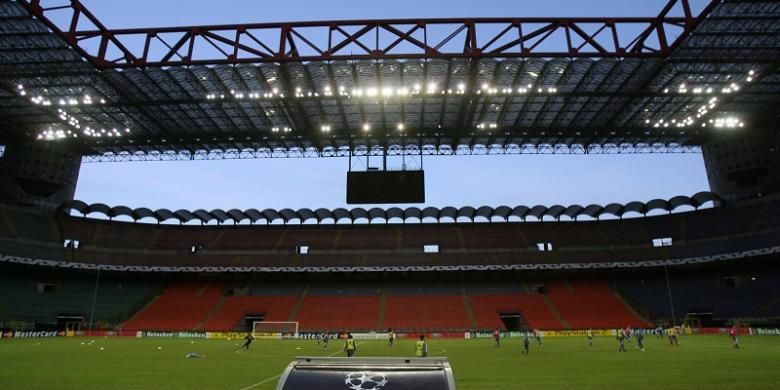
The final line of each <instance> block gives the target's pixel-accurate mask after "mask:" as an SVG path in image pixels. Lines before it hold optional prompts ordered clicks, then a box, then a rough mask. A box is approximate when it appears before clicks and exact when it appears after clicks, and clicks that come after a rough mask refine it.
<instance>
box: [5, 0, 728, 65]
mask: <svg viewBox="0 0 780 390" xmlns="http://www.w3.org/2000/svg"><path fill="white" fill-rule="evenodd" d="M45 3H47V2H46V1H45V0H20V1H19V4H21V5H22V6H23V7H25V8H26V9H27V10H28V12H30V14H32V15H34V16H35V17H36V18H38V19H39V20H40V21H41V22H43V23H44V24H46V25H47V26H48V27H49V28H50V29H52V31H54V32H56V33H57V34H58V35H59V36H60V37H62V38H63V39H64V40H65V42H67V43H68V44H69V45H71V46H72V47H73V48H75V49H76V50H78V51H79V52H80V53H81V55H83V56H84V58H87V59H88V60H89V61H90V62H91V63H92V64H93V65H95V66H96V67H98V68H100V69H110V68H114V69H116V68H145V67H160V66H186V65H215V64H240V63H262V62H271V63H283V62H302V61H303V62H306V61H331V60H359V59H421V58H424V59H431V58H471V59H481V58H515V57H522V58H530V57H538V58H551V57H564V58H575V57H588V58H605V57H619V58H665V57H667V56H668V54H669V53H670V52H671V51H672V50H673V49H674V48H675V47H676V46H677V45H678V44H679V42H681V41H682V39H684V38H685V36H687V35H688V34H689V33H690V32H691V30H692V29H693V28H694V27H695V25H696V23H697V21H698V20H699V18H701V17H702V16H703V15H706V14H707V13H708V12H709V11H710V10H711V9H712V8H713V7H714V6H715V5H716V4H717V3H718V1H711V2H710V3H709V5H708V6H707V7H706V9H705V10H704V12H702V13H701V15H694V14H693V13H692V12H691V7H690V4H689V0H670V1H669V2H668V3H667V5H666V7H664V9H663V10H662V12H661V14H659V15H658V16H656V17H629V18H625V17H624V18H538V17H535V18H479V19H396V20H349V21H321V22H299V23H256V24H236V25H217V26H188V27H165V28H140V29H109V28H107V27H105V26H104V25H103V24H102V23H101V22H100V20H98V19H97V18H96V17H95V15H93V14H92V13H91V12H90V11H89V10H88V9H87V8H86V7H85V6H84V5H83V4H82V3H81V2H79V1H78V0H72V1H71V2H70V3H69V5H65V6H62V5H58V6H52V7H47V6H46V5H45ZM678 4H679V5H680V6H681V7H682V9H683V11H684V12H683V13H684V15H683V16H679V17H672V16H669V10H670V9H672V8H673V7H675V6H676V5H678ZM54 11H57V12H58V13H60V14H62V13H63V12H69V18H67V19H68V20H69V22H68V23H60V24H57V23H55V22H54V21H52V20H51V19H50V18H49V17H48V16H49V15H50V14H51V13H52V12H54ZM433 31H436V33H437V34H435V35H436V36H439V35H441V36H444V38H441V39H434V38H432V36H433V35H434V34H431V33H430V32H433ZM478 31H490V32H491V33H489V34H477V32H478ZM629 31H630V32H629ZM636 31H640V32H639V33H638V34H637V33H636ZM380 38H382V39H380ZM131 42H143V43H141V44H131Z"/></svg>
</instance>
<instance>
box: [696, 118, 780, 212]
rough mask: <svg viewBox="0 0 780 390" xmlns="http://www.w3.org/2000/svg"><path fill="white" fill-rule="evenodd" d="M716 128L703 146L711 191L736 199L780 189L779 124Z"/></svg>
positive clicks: (726, 197) (729, 198) (770, 192)
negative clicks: (748, 127)
mask: <svg viewBox="0 0 780 390" xmlns="http://www.w3.org/2000/svg"><path fill="white" fill-rule="evenodd" d="M716 131H717V132H718V135H717V136H715V137H713V139H711V140H710V141H709V142H707V143H706V144H704V145H703V147H702V151H703V153H704V164H705V166H706V167H707V178H708V179H709V182H710V189H711V190H712V192H715V193H717V194H718V195H720V196H722V197H723V198H724V199H726V200H736V199H745V198H755V197H761V196H765V195H768V194H772V193H776V192H778V191H780V126H776V125H775V126H772V130H757V129H747V128H744V129H743V128H737V129H716Z"/></svg>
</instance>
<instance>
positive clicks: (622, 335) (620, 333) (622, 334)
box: [617, 329, 626, 352]
mask: <svg viewBox="0 0 780 390" xmlns="http://www.w3.org/2000/svg"><path fill="white" fill-rule="evenodd" d="M617 339H618V343H620V348H619V349H618V352H626V331H625V330H624V329H618V335H617Z"/></svg>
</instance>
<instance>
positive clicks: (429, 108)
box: [0, 0, 780, 331]
mask: <svg viewBox="0 0 780 390" xmlns="http://www.w3.org/2000/svg"><path fill="white" fill-rule="evenodd" d="M47 3H48V2H46V1H38V0H19V1H2V2H0V23H2V24H1V25H2V28H0V69H2V72H0V79H2V81H1V82H0V118H2V123H3V124H2V126H3V131H2V132H0V144H3V145H4V148H3V154H2V157H0V185H1V186H2V187H0V197H1V198H2V201H3V206H2V208H0V216H2V219H1V220H0V222H2V223H1V224H0V233H1V234H0V262H2V263H3V264H2V267H3V269H4V270H5V271H7V272H3V275H7V276H3V278H5V279H6V280H5V282H7V283H9V285H11V284H14V283H15V284H16V285H17V288H15V289H13V290H14V291H15V292H14V293H13V294H9V295H7V296H6V299H5V302H4V303H3V307H4V308H5V310H3V311H0V316H1V317H0V322H2V323H3V326H4V327H22V328H25V329H30V328H40V327H49V326H54V327H55V328H56V327H60V328H61V327H62V325H63V321H64V320H62V321H61V320H60V319H61V318H66V317H68V316H70V315H72V316H73V317H74V318H81V320H80V321H81V322H83V324H84V326H89V327H90V328H92V327H94V326H95V324H96V323H98V322H100V323H102V324H103V325H102V326H104V327H107V328H116V327H126V328H128V329H138V330H172V329H174V328H175V329H177V330H205V329H209V328H210V327H211V326H213V330H220V331H227V330H234V329H235V328H237V327H238V328H239V329H240V328H241V327H242V326H243V325H242V323H241V322H242V321H243V320H245V319H246V318H248V316H249V315H250V314H251V315H252V316H258V315H259V316H260V317H261V318H264V319H265V320H268V321H271V320H275V321H296V320H300V321H301V322H303V327H304V328H305V329H309V330H321V329H324V328H330V329H334V328H338V329H356V330H381V329H383V328H386V327H388V326H389V325H392V326H393V327H395V328H397V329H406V330H409V331H434V330H452V331H468V330H479V329H491V328H495V327H516V326H519V325H518V324H517V323H515V322H512V321H515V320H510V319H508V318H509V317H511V315H517V316H518V317H519V318H522V320H521V322H522V324H521V325H522V326H526V327H528V326H530V327H541V328H548V329H582V328H587V327H594V326H598V327H604V328H607V327H615V326H622V325H626V324H628V323H631V324H634V325H635V326H638V327H644V326H650V323H649V322H648V320H651V321H655V322H656V323H658V322H662V321H664V322H665V323H673V322H674V323H678V322H679V321H680V320H681V319H682V318H685V317H686V316H688V315H689V314H691V313H693V312H695V311H698V312H705V313H708V314H707V315H708V317H707V318H704V320H705V321H711V322H713V323H719V324H724V323H732V322H735V321H745V322H754V323H766V324H773V323H776V322H774V321H777V319H778V318H780V312H778V309H780V306H778V304H777V299H776V298H777V296H778V294H777V293H778V292H777V290H776V288H777V287H776V286H777V284H776V283H773V282H776V281H777V280H780V279H779V278H778V273H777V266H776V264H777V263H776V262H777V259H778V251H780V239H779V238H778V237H780V231H778V227H780V223H778V222H780V194H778V189H779V187H780V122H779V121H778V116H777V112H776V107H777V104H778V102H779V100H780V93H778V92H780V91H778V89H780V84H779V83H780V69H778V64H779V63H780V39H779V38H780V30H778V27H777V26H778V25H780V24H778V19H780V4H778V3H776V2H771V1H711V2H706V3H705V4H694V2H689V1H687V0H671V1H669V2H668V4H667V5H666V6H665V7H664V8H663V9H662V10H661V11H660V13H659V14H658V15H657V16H653V17H647V18H641V17H632V18H522V17H519V18H495V19H457V20H454V19H436V20H370V21H324V22H301V23H280V24H246V25H222V26H189V27H171V28H143V29H111V28H109V27H107V26H104V25H103V24H102V23H101V22H100V21H99V19H98V18H97V17H96V16H95V15H93V14H92V13H91V12H89V10H88V9H87V8H86V7H85V6H84V5H83V4H81V3H80V2H79V1H72V2H70V3H68V4H66V5H58V6H53V5H50V4H47ZM675 152H680V153H688V152H693V153H695V152H701V153H703V156H704V161H705V164H706V169H707V175H708V178H709V183H710V189H711V192H703V193H699V194H694V195H691V196H684V195H681V196H678V197H674V198H672V199H668V200H664V199H655V200H645V201H644V202H639V201H638V202H631V203H628V204H608V205H567V206H561V205H543V206H538V205H537V206H532V205H528V206H518V205H510V206H499V205H495V206H491V207H489V206H484V207H464V208H460V209H455V208H451V207H448V208H442V209H434V208H426V209H418V208H414V207H412V208H407V209H401V208H391V209H379V208H373V209H364V208H353V209H351V210H347V209H336V210H325V209H316V210H312V209H305V208H304V209H299V210H291V209H284V210H270V209H265V210H262V209H259V210H258V209H250V210H227V211H225V210H219V209H217V210H210V211H207V210H173V211H172V210H165V209H161V210H149V209H146V208H138V209H130V208H128V207H125V206H122V205H113V206H109V205H104V204H91V205H88V204H85V203H84V202H80V201H78V200H74V199H73V196H74V191H75V188H76V184H77V180H78V173H79V167H80V164H81V163H82V162H100V161H150V160H198V159H222V158H265V157H268V158H276V157H349V158H364V157H366V156H381V157H392V156H419V157H420V158H422V157H424V156H431V155H460V154H493V153H582V154H595V153H675ZM475 206H476V205H475ZM96 216H97V217H98V218H94V217H96ZM164 222H174V223H173V224H169V223H164ZM669 269H673V277H672V278H671V281H670V278H669V276H668V273H669ZM101 272H103V273H104V274H103V278H104V279H103V282H102V283H103V286H104V287H105V288H106V289H108V290H111V292H110V293H108V292H107V293H106V294H107V295H106V296H105V302H107V303H105V304H104V305H105V307H103V306H101V305H100V304H96V301H97V296H98V295H97V293H96V292H95V293H94V294H95V295H94V296H93V297H92V300H91V302H90V301H89V300H88V299H87V302H90V303H91V305H85V304H74V305H72V306H67V305H65V304H64V303H63V302H64V301H66V300H68V298H67V297H80V298H73V300H74V301H79V302H84V297H85V296H88V295H89V294H90V292H89V291H93V290H92V287H88V285H89V283H88V282H87V280H92V278H93V276H94V275H95V274H96V273H97V275H100V273H101ZM640 274H641V275H646V277H639V276H637V275H640ZM313 275H316V276H313ZM333 275H335V276H333ZM756 275H760V276H758V277H756ZM399 276H400V277H401V279H403V280H405V281H407V282H408V281H410V280H411V282H410V283H412V284H408V283H399V282H398V278H399ZM98 278H99V276H98ZM339 279H342V280H348V281H349V282H350V284H353V286H352V288H351V289H347V290H345V287H344V286H337V285H334V283H335V282H334V281H336V280H339ZM477 279H487V280H491V281H493V282H494V283H493V285H492V286H484V285H481V284H480V283H477V282H476V280H477ZM671 282H674V283H675V286H679V288H680V289H685V291H687V292H686V293H685V294H682V297H681V298H679V299H678V304H677V306H676V307H675V306H674V302H673V299H671V295H672V293H671V289H670V284H671ZM100 283H101V282H100V279H98V280H97V283H96V284H98V285H100ZM414 283H418V284H414ZM773 285H774V287H772V286H773ZM117 286H120V287H119V288H117ZM121 286H125V287H121ZM269 286H270V287H269ZM690 286H694V287H695V288H694V287H690ZM71 287H72V288H73V290H69V289H70V288H71ZM93 287H94V286H93ZM773 288H774V289H773ZM49 290H52V291H49ZM688 290H690V291H688ZM94 291H97V290H96V289H95V290H94ZM345 291H346V292H345ZM49 293H51V294H53V295H52V296H47V295H46V294H49ZM40 294H43V295H40ZM68 294H72V295H68ZM666 294H668V295H669V299H668V300H667V299H666ZM101 296H102V295H101ZM268 297H271V299H268ZM410 297H411V298H410ZM658 297H661V298H660V299H659V298H658ZM691 297H695V298H691ZM58 299H59V301H58ZM334 301H338V302H343V303H344V305H349V304H355V305H361V306H365V307H371V308H376V310H375V312H374V314H373V315H371V316H368V317H367V319H366V320H365V321H359V322H358V323H351V324H350V323H345V322H343V321H336V320H334V318H335V317H341V316H344V315H345V313H343V312H340V311H338V310H336V311H334V312H319V311H317V308H320V307H322V306H326V305H325V304H324V303H322V302H334ZM15 302H17V303H18V302H38V303H41V307H47V308H50V309H51V310H48V309H47V310H38V309H40V308H39V307H35V308H34V309H35V310H29V307H27V308H25V307H18V306H15V305H14V303H15ZM279 302H282V303H283V304H282V306H281V307H277V305H278V304H279ZM415 302H417V303H419V305H417V306H416V305H415ZM502 302H513V303H511V304H505V303H502ZM588 302H590V303H588ZM594 302H602V303H603V302H610V303H609V304H605V305H603V306H608V307H610V308H611V309H610V310H611V311H610V310H603V311H600V310H597V309H596V307H597V306H598V305H594ZM659 302H660V303H659ZM588 305H590V306H588ZM32 306H34V303H33V304H32ZM336 306H341V305H336ZM96 307H97V309H96ZM177 307H178V308H182V307H183V308H187V310H184V311H183V312H176V311H173V312H174V314H175V316H174V317H173V318H169V317H166V316H165V314H164V313H166V312H168V313H171V312H172V308H177ZM410 307H414V308H415V310H418V312H417V313H418V314H419V313H430V312H433V313H434V314H432V315H430V316H429V317H426V320H425V321H417V323H416V324H412V323H410V322H409V321H408V318H407V317H405V314H404V310H403V308H410ZM442 307H444V308H447V309H448V310H449V309H452V308H456V309H452V310H449V311H452V312H454V313H440V312H438V311H437V310H438V309H437V308H442ZM582 307H590V308H591V310H592V312H591V313H590V314H588V313H582ZM198 308H199V309H198ZM41 313H43V314H41ZM96 313H97V314H96ZM436 313H439V314H436ZM500 314H506V316H505V317H506V318H503V317H501V316H500ZM518 317H514V318H518ZM160 318H167V320H161V319H160ZM252 318H256V317H252ZM52 323H54V324H53V325H52ZM9 324H11V325H9Z"/></svg>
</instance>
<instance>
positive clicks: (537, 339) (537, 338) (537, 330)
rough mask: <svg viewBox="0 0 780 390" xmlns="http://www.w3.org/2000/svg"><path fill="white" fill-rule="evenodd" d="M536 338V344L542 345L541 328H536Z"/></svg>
mask: <svg viewBox="0 0 780 390" xmlns="http://www.w3.org/2000/svg"><path fill="white" fill-rule="evenodd" d="M534 338H535V339H536V345H538V346H540V347H541V346H542V334H541V332H539V329H536V328H534Z"/></svg>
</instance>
